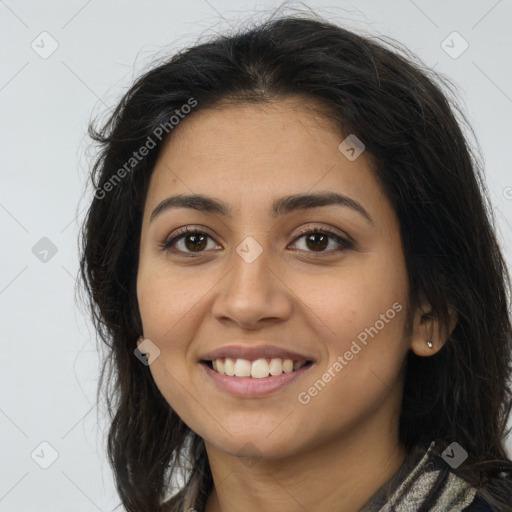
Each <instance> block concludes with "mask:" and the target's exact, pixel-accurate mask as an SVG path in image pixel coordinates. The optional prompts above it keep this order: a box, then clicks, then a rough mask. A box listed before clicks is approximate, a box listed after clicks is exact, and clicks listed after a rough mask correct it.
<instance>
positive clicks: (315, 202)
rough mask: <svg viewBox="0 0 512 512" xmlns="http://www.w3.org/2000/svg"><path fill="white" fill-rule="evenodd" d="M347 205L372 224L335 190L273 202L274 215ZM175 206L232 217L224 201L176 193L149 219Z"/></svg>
mask: <svg viewBox="0 0 512 512" xmlns="http://www.w3.org/2000/svg"><path fill="white" fill-rule="evenodd" d="M331 205H338V206H345V207H348V208H351V209H352V210H354V211H356V212H358V213H359V214H361V215H362V216H363V217H364V218H365V219H366V220H367V221H368V222H369V223H370V224H373V219H372V218H371V216H370V214H369V213H368V212H367V211H366V210H365V209H364V208H363V206H362V205H361V204H360V203H358V202H357V201H355V200H354V199H352V198H350V197H348V196H344V195H342V194H337V193H335V192H317V193H314V194H295V195H289V196H284V197H281V198H279V199H276V200H275V201H274V202H273V203H272V207H271V210H270V214H271V216H272V217H274V218H276V217H280V216H284V215H286V214H288V213H291V212H294V211H297V210H307V209H310V208H317V207H320V206H331ZM173 208H191V209H194V210H198V211H201V212H205V213H215V214H219V215H222V216H224V217H229V218H232V213H231V208H230V207H229V206H228V205H227V204H226V203H224V202H222V201H219V200H218V199H215V198H213V197H209V196H205V195H203V194H190V195H183V194H180V195H176V196H171V197H168V198H167V199H164V200H163V201H162V202H161V203H159V204H158V206H157V207H156V208H155V209H154V210H153V212H152V213H151V217H150V219H149V221H150V222H151V221H152V220H153V219H154V218H155V217H157V216H158V215H160V214H161V213H163V212H165V211H167V210H170V209H173Z"/></svg>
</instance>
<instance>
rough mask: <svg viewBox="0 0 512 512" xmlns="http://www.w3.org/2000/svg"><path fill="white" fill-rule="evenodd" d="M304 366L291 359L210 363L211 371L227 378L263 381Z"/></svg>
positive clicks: (229, 360)
mask: <svg viewBox="0 0 512 512" xmlns="http://www.w3.org/2000/svg"><path fill="white" fill-rule="evenodd" d="M305 364H306V361H293V360H292V359H280V358H278V357H273V358H271V359H265V358H260V359H256V360H254V361H252V362H251V361H249V360H248V359H231V358H229V357H227V358H226V359H215V360H213V361H212V367H213V369H214V370H215V371H216V372H218V373H221V374H223V375H227V376H229V377H233V376H234V377H252V378H253V379H264V378H265V377H268V376H269V375H281V374H282V373H283V372H284V373H291V372H293V371H295V370H299V369H300V368H302V367H303V366H304V365H305Z"/></svg>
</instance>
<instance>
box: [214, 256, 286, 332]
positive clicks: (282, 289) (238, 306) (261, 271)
mask: <svg viewBox="0 0 512 512" xmlns="http://www.w3.org/2000/svg"><path fill="white" fill-rule="evenodd" d="M269 253H270V251H269V250H268V249H267V250H263V252H262V253H261V254H260V255H259V256H258V257H257V258H256V259H254V260H253V261H251V259H244V258H243V257H242V256H240V255H239V254H238V253H237V252H234V253H233V256H232V259H233V261H232V262H230V264H231V266H230V270H229V271H228V272H227V274H226V275H225V276H224V278H223V279H222V280H221V282H220V283H219V292H218V295H217V296H216V297H215V301H214V304H213V307H212V313H213V315H214V317H215V318H216V319H217V320H219V321H222V322H231V323H233V324H236V325H237V326H239V327H241V328H243V329H257V328H260V327H261V326H262V324H266V323H271V322H280V321H285V320H287V319H288V318H289V317H290V315H291V312H292V308H293V299H292V298H293V292H292V290H291V288H290V285H289V283H286V276H285V273H284V272H283V270H282V268H279V266H278V265H277V264H276V263H275V262H273V261H272V258H270V257H269V256H268V255H269Z"/></svg>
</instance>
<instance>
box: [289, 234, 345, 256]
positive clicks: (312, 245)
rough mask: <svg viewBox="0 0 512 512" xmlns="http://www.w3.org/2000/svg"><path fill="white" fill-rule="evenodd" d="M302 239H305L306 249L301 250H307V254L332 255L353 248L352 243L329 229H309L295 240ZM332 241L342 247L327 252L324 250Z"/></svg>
mask: <svg viewBox="0 0 512 512" xmlns="http://www.w3.org/2000/svg"><path fill="white" fill-rule="evenodd" d="M301 238H304V240H305V245H306V249H301V250H306V251H307V252H318V253H322V252H327V253H330V252H336V251H341V250H343V249H349V248H351V247H353V244H352V242H350V241H348V240H346V239H344V238H343V237H341V236H339V235H338V234H337V233H334V232H332V231H330V230H328V229H319V228H313V229H308V230H305V231H303V232H302V233H301V234H300V235H299V236H298V237H297V238H296V239H295V240H300V239H301ZM331 240H334V241H335V242H336V243H337V244H338V245H339V246H341V248H340V247H338V248H337V249H336V248H335V249H332V250H329V251H325V250H324V249H325V248H326V247H327V246H328V245H329V242H330V241H331Z"/></svg>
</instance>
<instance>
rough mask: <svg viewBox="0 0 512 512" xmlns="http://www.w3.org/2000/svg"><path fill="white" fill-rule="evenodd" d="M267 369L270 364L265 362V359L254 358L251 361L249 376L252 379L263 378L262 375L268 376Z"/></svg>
mask: <svg viewBox="0 0 512 512" xmlns="http://www.w3.org/2000/svg"><path fill="white" fill-rule="evenodd" d="M269 371H270V365H269V364H268V363H267V360H266V359H256V361H253V362H252V365H251V377H252V378H253V379H263V378H264V377H268V373H269Z"/></svg>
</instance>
